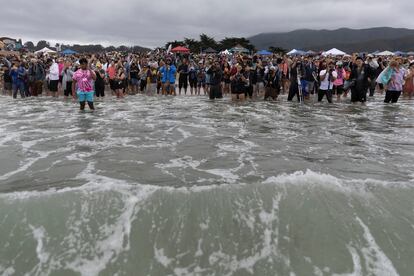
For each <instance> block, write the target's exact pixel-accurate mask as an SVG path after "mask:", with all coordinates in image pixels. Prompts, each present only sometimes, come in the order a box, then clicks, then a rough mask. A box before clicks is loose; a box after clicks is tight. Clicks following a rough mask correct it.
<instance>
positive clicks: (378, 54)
mask: <svg viewBox="0 0 414 276" xmlns="http://www.w3.org/2000/svg"><path fill="white" fill-rule="evenodd" d="M376 55H377V56H395V54H394V53H393V52H390V51H384V52H379V53H377V54H376Z"/></svg>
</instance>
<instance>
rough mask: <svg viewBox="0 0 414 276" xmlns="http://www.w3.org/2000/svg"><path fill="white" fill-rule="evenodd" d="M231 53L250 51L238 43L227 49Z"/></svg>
mask: <svg viewBox="0 0 414 276" xmlns="http://www.w3.org/2000/svg"><path fill="white" fill-rule="evenodd" d="M229 51H230V52H232V53H250V51H249V50H248V49H246V48H244V47H242V46H240V45H236V46H235V47H233V48H231V49H230V50H229Z"/></svg>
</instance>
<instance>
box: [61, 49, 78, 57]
mask: <svg viewBox="0 0 414 276" xmlns="http://www.w3.org/2000/svg"><path fill="white" fill-rule="evenodd" d="M77 53H78V52H76V51H73V50H71V49H65V50H63V51H62V54H63V55H65V56H66V55H75V54H77Z"/></svg>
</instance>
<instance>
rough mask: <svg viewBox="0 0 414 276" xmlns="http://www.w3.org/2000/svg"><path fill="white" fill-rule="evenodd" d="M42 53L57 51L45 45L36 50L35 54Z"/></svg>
mask: <svg viewBox="0 0 414 276" xmlns="http://www.w3.org/2000/svg"><path fill="white" fill-rule="evenodd" d="M42 53H43V54H52V53H56V51H53V50H52V49H49V48H47V47H45V48H43V49H41V50H39V51H36V52H35V54H42Z"/></svg>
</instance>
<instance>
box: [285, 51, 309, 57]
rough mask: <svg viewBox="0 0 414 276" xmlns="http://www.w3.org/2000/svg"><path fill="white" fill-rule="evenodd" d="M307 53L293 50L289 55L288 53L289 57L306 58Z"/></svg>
mask: <svg viewBox="0 0 414 276" xmlns="http://www.w3.org/2000/svg"><path fill="white" fill-rule="evenodd" d="M306 54H307V53H306V52H305V51H302V50H296V49H293V50H292V51H290V52H289V53H287V55H288V56H304V55H306Z"/></svg>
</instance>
